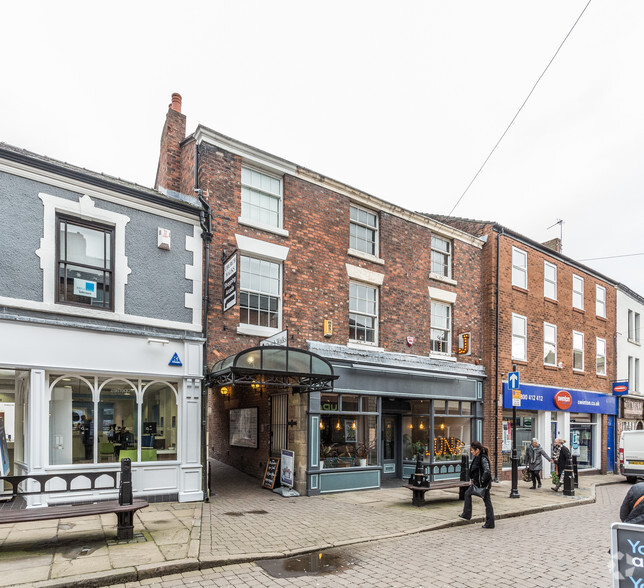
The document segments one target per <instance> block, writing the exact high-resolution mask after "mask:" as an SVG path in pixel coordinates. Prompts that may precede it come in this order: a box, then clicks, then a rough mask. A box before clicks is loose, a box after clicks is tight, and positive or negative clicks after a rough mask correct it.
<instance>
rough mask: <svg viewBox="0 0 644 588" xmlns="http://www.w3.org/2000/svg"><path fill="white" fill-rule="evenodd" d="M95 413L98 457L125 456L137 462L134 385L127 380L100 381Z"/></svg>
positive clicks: (107, 458) (120, 457)
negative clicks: (97, 423)
mask: <svg viewBox="0 0 644 588" xmlns="http://www.w3.org/2000/svg"><path fill="white" fill-rule="evenodd" d="M98 416H99V430H98V435H99V452H98V457H99V460H100V461H118V460H119V459H122V458H123V457H129V458H130V459H131V460H132V461H133V462H134V461H138V454H137V448H138V435H139V427H138V411H137V400H136V386H135V385H134V384H133V383H131V382H128V381H127V380H106V381H104V382H102V384H101V393H100V399H99V402H98ZM110 450H111V452H112V456H110ZM146 457H147V454H146ZM141 459H142V460H143V459H144V458H143V456H142V457H141Z"/></svg>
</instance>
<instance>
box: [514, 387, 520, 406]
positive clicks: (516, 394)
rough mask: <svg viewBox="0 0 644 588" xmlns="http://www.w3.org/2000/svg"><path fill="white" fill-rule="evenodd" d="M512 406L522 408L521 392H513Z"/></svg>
mask: <svg viewBox="0 0 644 588" xmlns="http://www.w3.org/2000/svg"><path fill="white" fill-rule="evenodd" d="M512 406H521V390H512Z"/></svg>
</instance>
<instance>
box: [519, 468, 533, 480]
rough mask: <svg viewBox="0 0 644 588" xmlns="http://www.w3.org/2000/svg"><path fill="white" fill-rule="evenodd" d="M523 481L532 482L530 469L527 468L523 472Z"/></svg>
mask: <svg viewBox="0 0 644 588" xmlns="http://www.w3.org/2000/svg"><path fill="white" fill-rule="evenodd" d="M521 479H522V480H523V481H524V482H532V476H531V475H530V470H529V469H528V468H525V469H524V470H523V473H522V474H521Z"/></svg>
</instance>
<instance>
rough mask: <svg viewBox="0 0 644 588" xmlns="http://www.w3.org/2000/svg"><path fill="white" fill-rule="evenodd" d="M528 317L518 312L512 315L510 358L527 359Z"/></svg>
mask: <svg viewBox="0 0 644 588" xmlns="http://www.w3.org/2000/svg"><path fill="white" fill-rule="evenodd" d="M527 346H528V319H526V317H524V316H520V315H518V314H513V315H512V359H518V360H519V361H527V359H528V349H527Z"/></svg>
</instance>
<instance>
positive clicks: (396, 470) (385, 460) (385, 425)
mask: <svg viewBox="0 0 644 588" xmlns="http://www.w3.org/2000/svg"><path fill="white" fill-rule="evenodd" d="M399 418H400V417H398V416H397V415H383V416H382V477H383V478H399V477H400V475H401V473H400V457H399V455H398V443H397V442H396V440H397V438H398V420H399Z"/></svg>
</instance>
